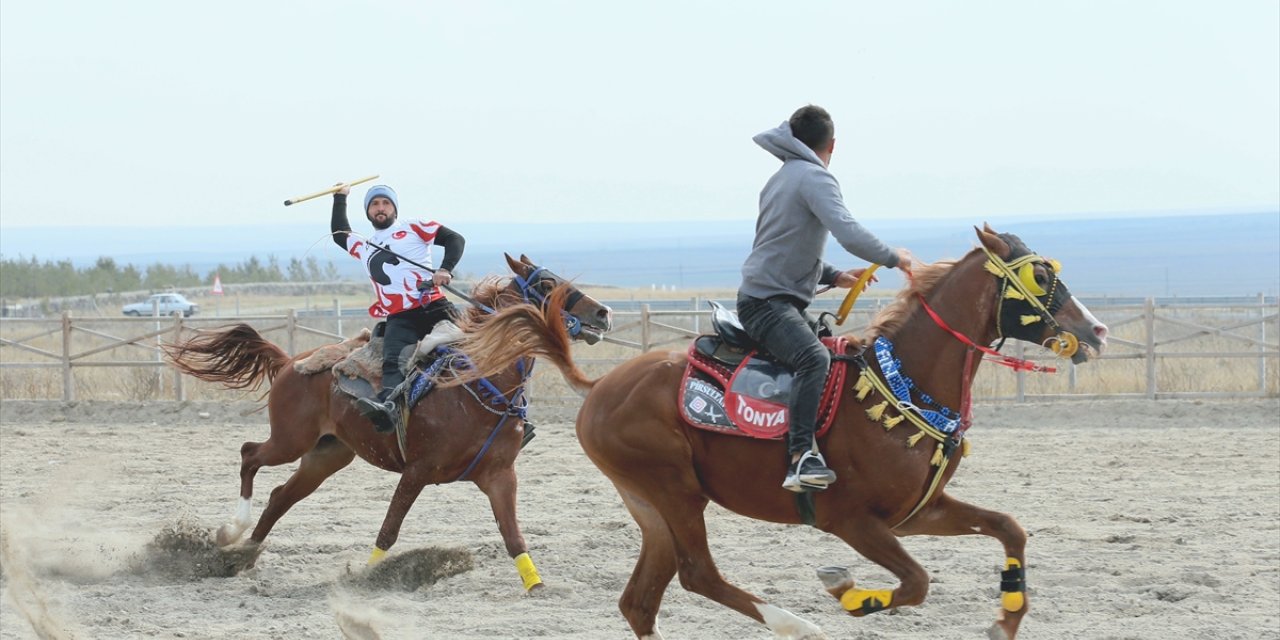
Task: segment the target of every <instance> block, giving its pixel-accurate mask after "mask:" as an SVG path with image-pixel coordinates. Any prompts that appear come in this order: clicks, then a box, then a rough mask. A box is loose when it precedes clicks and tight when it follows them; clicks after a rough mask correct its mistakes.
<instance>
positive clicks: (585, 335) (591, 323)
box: [502, 253, 613, 344]
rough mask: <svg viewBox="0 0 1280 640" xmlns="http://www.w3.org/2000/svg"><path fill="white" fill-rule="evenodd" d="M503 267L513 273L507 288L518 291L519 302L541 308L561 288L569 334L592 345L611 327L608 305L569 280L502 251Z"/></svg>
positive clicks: (523, 258)
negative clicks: (505, 261) (506, 267)
mask: <svg viewBox="0 0 1280 640" xmlns="http://www.w3.org/2000/svg"><path fill="white" fill-rule="evenodd" d="M502 255H503V256H504V257H506V259H507V266H509V267H510V268H511V272H512V273H514V274H515V277H514V278H512V280H511V284H510V285H509V287H508V289H509V290H510V291H512V292H515V293H517V294H519V296H520V298H521V301H523V302H528V303H530V304H535V305H537V306H539V307H543V308H545V306H546V305H547V302H548V300H551V299H552V292H553V291H555V290H556V289H557V288H564V289H565V293H564V298H563V299H564V303H563V309H564V319H565V328H566V329H568V331H569V336H570V337H572V338H574V339H579V340H582V341H583V342H586V343H587V344H595V343H597V342H599V341H600V339H601V338H602V337H603V336H604V334H605V333H606V332H607V331H609V330H610V329H612V328H613V312H612V310H610V309H609V307H608V306H606V305H604V304H601V303H600V302H599V301H597V300H596V299H594V298H592V297H591V296H589V295H587V294H585V293H583V292H582V291H581V290H579V289H578V288H577V287H575V286H574V285H573V284H572V283H571V282H569V281H568V280H565V279H564V278H561V277H560V276H558V275H556V274H554V273H552V272H551V270H550V269H546V268H544V267H539V266H538V265H536V264H534V263H533V261H532V260H530V259H529V258H528V256H525V255H524V254H521V255H520V259H519V260H517V259H515V258H512V257H511V256H510V255H509V254H506V253H504V254H502Z"/></svg>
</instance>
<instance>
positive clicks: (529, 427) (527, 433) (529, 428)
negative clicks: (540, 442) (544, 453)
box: [520, 420, 534, 450]
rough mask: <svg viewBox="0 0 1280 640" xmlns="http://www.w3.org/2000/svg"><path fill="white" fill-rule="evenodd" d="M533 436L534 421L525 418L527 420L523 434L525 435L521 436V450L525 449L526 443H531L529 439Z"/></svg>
mask: <svg viewBox="0 0 1280 640" xmlns="http://www.w3.org/2000/svg"><path fill="white" fill-rule="evenodd" d="M533 436H534V433H533V423H532V422H529V421H528V420H525V421H524V436H523V437H522V438H521V440H520V449H521V450H523V449H524V448H525V445H527V444H529V441H530V440H532V439H533Z"/></svg>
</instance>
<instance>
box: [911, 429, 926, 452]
mask: <svg viewBox="0 0 1280 640" xmlns="http://www.w3.org/2000/svg"><path fill="white" fill-rule="evenodd" d="M923 437H924V431H917V432H916V434H915V435H914V436H911V437H910V438H907V447H908V448H910V447H914V446H916V443H917V442H920V438H923Z"/></svg>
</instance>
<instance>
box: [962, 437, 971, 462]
mask: <svg viewBox="0 0 1280 640" xmlns="http://www.w3.org/2000/svg"><path fill="white" fill-rule="evenodd" d="M960 456H961V457H964V458H968V457H969V439H968V438H965V439H964V440H961V441H960Z"/></svg>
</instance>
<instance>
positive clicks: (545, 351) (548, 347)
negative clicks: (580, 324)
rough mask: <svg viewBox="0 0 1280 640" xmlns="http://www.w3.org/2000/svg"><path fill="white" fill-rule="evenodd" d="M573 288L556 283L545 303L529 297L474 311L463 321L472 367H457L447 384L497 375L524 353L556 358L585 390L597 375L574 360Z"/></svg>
mask: <svg viewBox="0 0 1280 640" xmlns="http://www.w3.org/2000/svg"><path fill="white" fill-rule="evenodd" d="M571 291H572V287H571V286H569V285H567V284H563V285H560V286H558V287H556V288H555V289H554V290H552V292H551V295H549V296H547V300H546V304H544V305H543V306H542V307H541V308H539V307H538V306H536V305H533V304H528V303H525V304H517V305H512V306H509V307H504V308H502V309H499V310H498V311H497V312H495V313H492V314H472V315H471V316H470V317H469V318H467V319H466V320H464V321H463V322H462V325H463V329H464V331H465V332H466V337H465V338H463V339H462V341H461V342H459V343H458V345H457V346H458V348H459V349H461V350H462V352H463V353H465V354H467V358H468V359H469V360H470V361H471V367H470V368H468V369H466V370H459V371H457V372H456V374H457V375H456V377H454V378H451V379H449V380H447V381H444V382H442V383H441V385H442V386H448V387H453V386H458V385H462V384H466V383H468V382H473V381H475V380H479V379H480V378H487V377H489V376H493V375H497V374H498V373H501V372H502V371H504V370H506V369H507V368H508V367H510V366H511V365H512V364H514V363H515V361H516V360H517V359H519V358H524V357H534V358H545V359H547V360H548V361H550V362H551V363H552V364H554V365H555V366H556V368H557V369H559V370H560V373H561V375H563V376H564V379H565V382H568V383H569V386H571V387H573V388H574V390H576V391H577V392H578V393H581V394H583V395H585V394H586V393H587V392H588V391H590V390H591V387H593V386H595V383H596V381H595V380H592V379H590V378H588V377H587V376H586V374H584V373H583V372H582V370H581V369H579V368H578V365H577V363H575V362H574V361H573V352H572V351H571V349H570V347H572V346H573V338H571V337H570V336H569V330H568V328H567V327H566V326H565V322H564V316H563V315H562V309H564V303H565V300H566V299H567V298H568V297H569V293H570V292H571Z"/></svg>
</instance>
